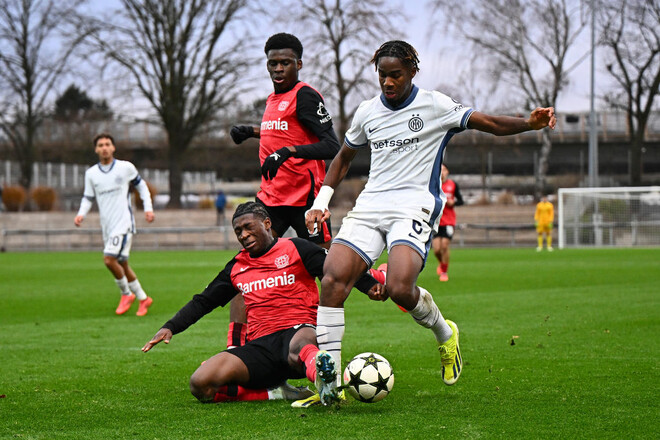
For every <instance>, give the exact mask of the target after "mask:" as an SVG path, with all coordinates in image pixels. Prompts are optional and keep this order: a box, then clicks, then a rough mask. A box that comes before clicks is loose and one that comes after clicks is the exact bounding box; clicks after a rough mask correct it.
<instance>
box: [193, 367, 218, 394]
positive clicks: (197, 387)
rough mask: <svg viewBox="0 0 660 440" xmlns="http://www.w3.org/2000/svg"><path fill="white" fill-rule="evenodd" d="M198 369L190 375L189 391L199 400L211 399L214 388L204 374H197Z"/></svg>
mask: <svg viewBox="0 0 660 440" xmlns="http://www.w3.org/2000/svg"><path fill="white" fill-rule="evenodd" d="M198 371H199V370H197V371H195V372H194V373H193V375H192V376H191V377H190V393H191V394H192V395H193V396H195V397H196V398H197V400H199V401H200V402H208V401H211V400H213V396H214V395H215V388H214V387H213V386H211V384H210V383H209V381H208V378H206V377H205V375H204V374H198Z"/></svg>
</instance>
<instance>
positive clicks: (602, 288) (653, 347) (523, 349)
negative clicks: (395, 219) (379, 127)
mask: <svg viewBox="0 0 660 440" xmlns="http://www.w3.org/2000/svg"><path fill="white" fill-rule="evenodd" d="M452 252H453V253H452V263H451V268H450V278H451V280H450V282H449V283H440V282H438V281H437V276H436V275H435V264H436V261H435V259H433V258H432V257H431V258H430V261H429V266H428V267H427V268H426V269H425V270H424V272H423V273H422V274H421V275H420V284H421V285H423V286H426V287H427V288H428V289H429V290H430V291H431V292H432V293H433V296H434V297H435V300H436V302H437V303H438V305H439V306H440V308H441V310H442V311H443V313H444V315H445V317H447V318H450V319H453V320H455V321H456V322H457V323H458V325H459V328H460V331H461V349H462V353H463V358H464V361H465V366H464V373H463V375H462V376H461V379H460V380H459V381H458V383H457V384H456V385H454V386H453V387H447V386H445V385H444V384H443V383H442V381H441V378H440V373H439V370H440V368H439V366H440V359H439V355H438V353H437V351H436V349H435V343H434V340H433V337H432V335H431V333H430V332H429V331H428V330H425V329H423V328H421V327H419V326H418V325H416V324H415V323H414V322H413V321H412V320H411V318H410V317H409V316H407V315H406V314H404V313H402V312H401V311H399V309H398V308H397V307H396V306H395V305H394V304H393V303H392V302H391V301H388V302H386V303H384V304H383V303H376V302H370V301H368V299H367V298H366V297H365V296H364V295H361V294H360V293H359V292H353V294H352V295H351V296H350V297H349V300H348V302H347V305H346V322H347V327H346V335H345V337H344V347H343V356H344V358H343V363H344V365H345V364H346V363H347V362H348V361H349V360H350V358H351V357H352V356H353V355H355V354H358V353H360V352H364V351H375V352H377V353H380V354H382V355H383V356H385V357H386V358H387V359H388V360H389V361H390V362H391V363H392V365H393V368H394V373H395V377H396V381H395V384H394V389H393V391H392V393H391V394H390V396H388V397H387V398H386V399H385V400H383V401H381V402H379V403H375V404H363V403H360V402H357V401H355V400H352V399H350V400H349V401H348V402H347V403H346V404H345V405H342V406H341V407H340V408H339V409H337V408H325V407H314V408H308V409H306V410H300V409H293V408H290V407H289V403H288V402H283V401H274V402H245V403H226V404H216V405H204V404H200V403H198V402H197V401H196V400H195V399H194V398H193V397H192V396H191V395H190V393H189V391H188V379H189V377H190V375H191V374H192V372H193V371H194V370H195V369H196V368H197V366H198V365H199V363H200V362H201V361H203V360H205V359H207V358H209V357H210V356H212V355H214V354H215V353H217V352H219V351H220V350H221V349H223V348H224V344H225V341H226V330H227V318H228V310H226V309H217V310H216V311H214V312H213V313H211V314H209V315H207V316H206V317H204V318H203V319H202V320H200V321H199V322H198V323H197V324H195V325H194V326H192V327H191V328H189V329H188V330H187V331H186V332H184V333H182V334H179V335H175V337H174V338H173V339H172V342H171V344H170V345H169V346H166V345H164V344H160V345H159V346H157V347H156V348H155V349H154V350H152V351H151V352H149V353H147V354H145V353H142V352H141V351H140V348H141V347H142V345H144V343H145V342H146V341H148V340H149V339H150V338H151V336H152V335H153V334H154V333H155V332H156V331H157V330H158V328H159V327H160V326H161V325H162V324H163V323H164V322H165V321H166V320H167V319H169V318H170V317H171V316H172V315H173V314H174V313H175V312H176V311H177V310H178V309H179V308H180V307H181V306H182V305H183V304H185V303H186V302H187V301H188V299H189V298H190V297H191V296H192V295H193V294H195V293H198V292H199V291H201V290H202V289H203V288H204V287H205V286H206V284H207V283H208V282H209V281H210V280H211V279H212V278H213V277H214V276H215V275H216V274H217V272H218V270H219V269H220V268H221V267H223V265H224V263H225V262H226V261H228V259H229V258H231V256H232V255H233V252H135V253H134V255H133V256H132V257H131V264H132V266H133V267H134V269H135V270H136V272H137V273H138V275H139V277H140V280H141V282H142V285H143V286H144V287H145V289H146V291H147V292H148V293H149V294H150V295H152V296H153V297H154V298H155V302H154V305H153V307H152V308H151V310H150V311H149V314H148V315H147V316H146V317H143V318H138V317H136V316H135V311H136V308H137V307H136V305H134V306H133V308H132V309H131V310H130V311H129V312H128V313H127V314H126V315H125V316H115V315H114V308H115V307H116V303H117V301H118V293H117V289H116V287H115V285H114V283H113V282H112V280H111V276H110V274H109V273H108V271H107V270H106V269H105V267H104V266H103V263H102V258H101V254H100V253H17V254H0V286H1V289H0V356H1V358H0V365H1V367H0V372H1V376H0V396H1V397H0V438H30V439H55V438H66V439H107V438H140V439H146V438H149V439H175V438H176V439H188V438H190V439H192V438H223V439H246V438H281V439H293V438H310V439H315V438H320V439H327V438H334V439H353V438H364V437H367V438H393V439H394V438H396V439H426V438H437V437H439V438H550V437H555V438H570V437H575V438H659V437H660V421H659V417H658V414H659V412H658V401H659V397H660V396H659V393H658V384H659V383H660V374H659V362H658V359H659V357H658V355H659V350H658V345H659V342H658V334H660V319H659V318H660V316H659V315H660V312H659V310H660V308H659V307H658V306H659V287H658V286H659V285H660V270H659V266H658V262H659V261H660V249H635V250H631V249H617V250H612V249H608V250H562V251H556V252H554V253H552V254H550V253H547V252H545V251H544V252H543V253H539V254H537V253H536V252H535V251H534V249H505V250H500V249H475V250H472V249H470V250H464V249H457V250H454V251H452ZM294 383H296V384H303V383H305V381H302V380H301V381H294Z"/></svg>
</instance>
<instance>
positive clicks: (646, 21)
mask: <svg viewBox="0 0 660 440" xmlns="http://www.w3.org/2000/svg"><path fill="white" fill-rule="evenodd" d="M600 19H601V23H602V26H603V44H604V46H605V47H606V48H607V50H608V64H607V70H608V71H609V72H610V74H611V75H612V77H614V79H615V81H616V82H617V84H618V85H619V90H617V91H614V92H612V93H610V94H609V95H607V97H606V101H607V102H608V103H610V104H611V105H612V106H613V107H615V108H620V109H623V110H625V111H626V113H627V116H628V126H629V130H630V136H629V138H630V150H631V155H630V165H629V179H630V185H633V186H634V185H641V183H642V172H643V161H642V153H643V146H644V138H645V132H646V127H647V125H648V120H649V116H650V114H651V110H652V109H653V104H654V101H655V98H656V97H657V96H658V93H659V92H658V89H659V87H660V4H659V3H658V2H654V1H648V0H617V1H608V2H607V3H606V4H604V5H603V7H602V8H600Z"/></svg>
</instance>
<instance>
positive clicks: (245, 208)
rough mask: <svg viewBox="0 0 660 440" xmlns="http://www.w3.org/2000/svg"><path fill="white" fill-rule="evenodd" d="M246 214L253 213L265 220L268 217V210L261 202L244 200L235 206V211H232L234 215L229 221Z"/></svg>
mask: <svg viewBox="0 0 660 440" xmlns="http://www.w3.org/2000/svg"><path fill="white" fill-rule="evenodd" d="M246 214H253V215H254V216H255V217H257V218H260V219H261V220H265V219H267V218H269V217H270V216H269V215H268V211H266V208H264V205H262V204H261V203H257V202H245V203H241V204H240V205H238V206H237V207H236V211H235V212H234V216H233V217H232V218H231V221H232V222H233V221H234V220H236V219H237V218H238V217H240V216H242V215H246Z"/></svg>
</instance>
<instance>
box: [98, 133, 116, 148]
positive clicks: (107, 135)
mask: <svg viewBox="0 0 660 440" xmlns="http://www.w3.org/2000/svg"><path fill="white" fill-rule="evenodd" d="M99 139H110V142H112V145H114V144H115V140H114V138H113V137H112V135H111V134H110V133H99V134H97V135H96V136H94V147H96V143H97V142H98V141H99Z"/></svg>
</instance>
